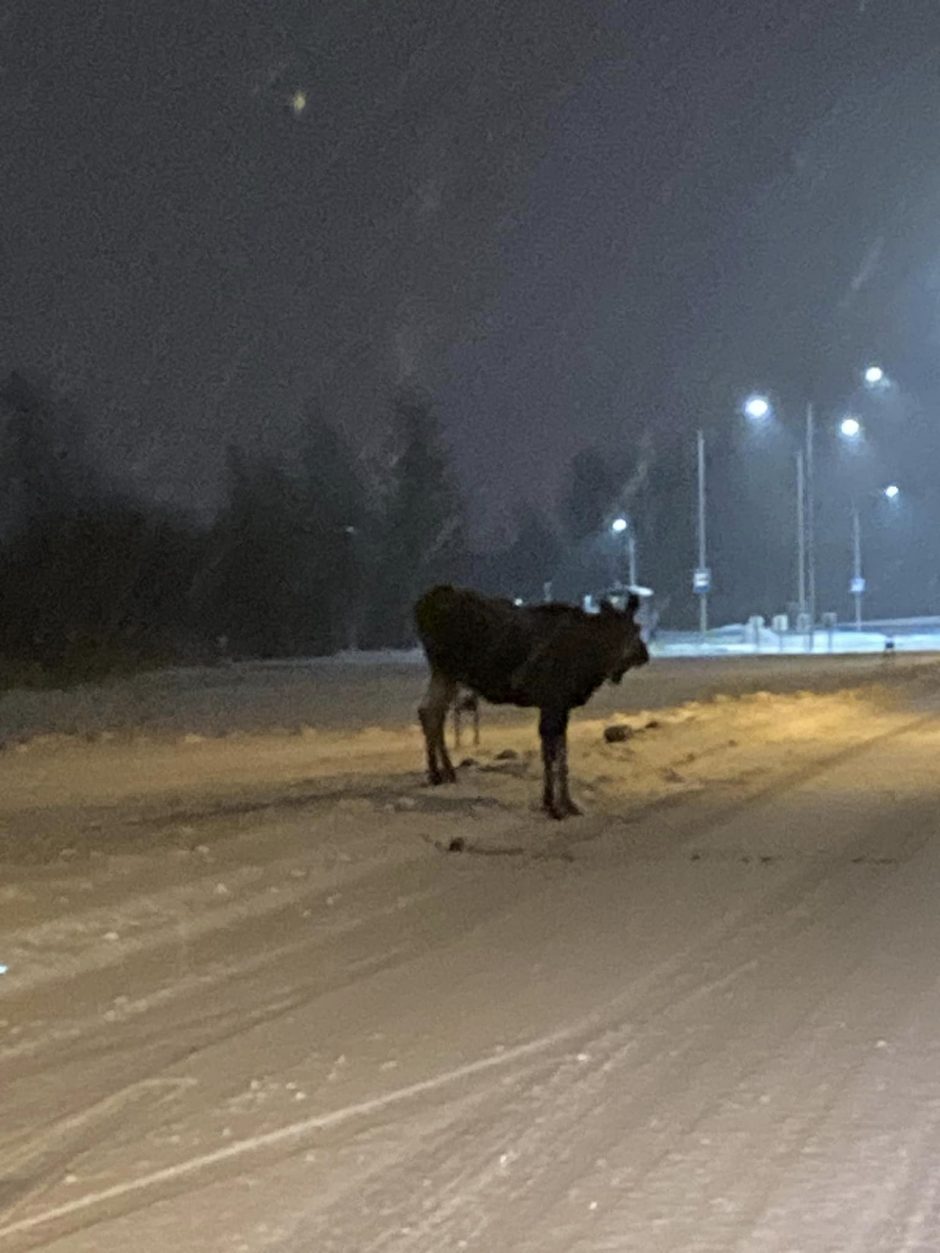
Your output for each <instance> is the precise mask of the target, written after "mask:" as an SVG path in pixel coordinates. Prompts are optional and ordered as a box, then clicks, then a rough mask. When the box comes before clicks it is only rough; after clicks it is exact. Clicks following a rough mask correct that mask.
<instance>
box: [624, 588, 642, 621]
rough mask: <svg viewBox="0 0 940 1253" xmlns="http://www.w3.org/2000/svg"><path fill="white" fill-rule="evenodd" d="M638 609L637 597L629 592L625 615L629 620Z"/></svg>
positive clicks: (638, 600) (638, 601) (634, 593)
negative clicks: (627, 615)
mask: <svg viewBox="0 0 940 1253" xmlns="http://www.w3.org/2000/svg"><path fill="white" fill-rule="evenodd" d="M639 607H640V598H639V596H637V594H636V592H631V593H630V597H629V599H628V601H627V613H628V614H629V615H630V617H631V618H632V617H633V615H634V614H635V613H636V611H637V610H638V609H639Z"/></svg>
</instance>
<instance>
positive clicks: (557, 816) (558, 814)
mask: <svg viewBox="0 0 940 1253" xmlns="http://www.w3.org/2000/svg"><path fill="white" fill-rule="evenodd" d="M542 808H543V810H544V811H545V813H547V814H548V816H549V818H554V820H555V821H556V822H561V821H563V819H565V818H580V817H581V810H580V809H579V808H578V806H577V805H576V804H575V803H574V801H572V800H564V801H546V802H545V804H544V805H543V806H542Z"/></svg>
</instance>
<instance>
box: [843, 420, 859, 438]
mask: <svg viewBox="0 0 940 1253" xmlns="http://www.w3.org/2000/svg"><path fill="white" fill-rule="evenodd" d="M861 433H862V424H861V422H859V420H858V418H843V419H842V421H841V422H840V423H839V434H840V435H843V436H844V437H845V438H846V439H858V437H859V436H860V435H861Z"/></svg>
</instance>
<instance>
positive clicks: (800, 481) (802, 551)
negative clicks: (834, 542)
mask: <svg viewBox="0 0 940 1253" xmlns="http://www.w3.org/2000/svg"><path fill="white" fill-rule="evenodd" d="M796 585H797V605H798V606H799V613H800V616H801V617H802V616H805V614H806V483H805V478H804V468H803V449H802V448H798V449H797V453H796Z"/></svg>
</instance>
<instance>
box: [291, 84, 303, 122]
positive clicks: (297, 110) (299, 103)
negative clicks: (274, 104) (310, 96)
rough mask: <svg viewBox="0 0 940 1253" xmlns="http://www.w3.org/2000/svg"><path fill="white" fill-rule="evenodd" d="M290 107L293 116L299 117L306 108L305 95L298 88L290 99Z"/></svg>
mask: <svg viewBox="0 0 940 1253" xmlns="http://www.w3.org/2000/svg"><path fill="white" fill-rule="evenodd" d="M290 107H291V108H292V109H293V111H294V116H295V117H300V115H301V113H303V111H304V109H306V107H307V93H306V92H305V91H301V90H300V89H299V88H298V89H297V91H295V92H294V94H293V95H292V96H291V98H290Z"/></svg>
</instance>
